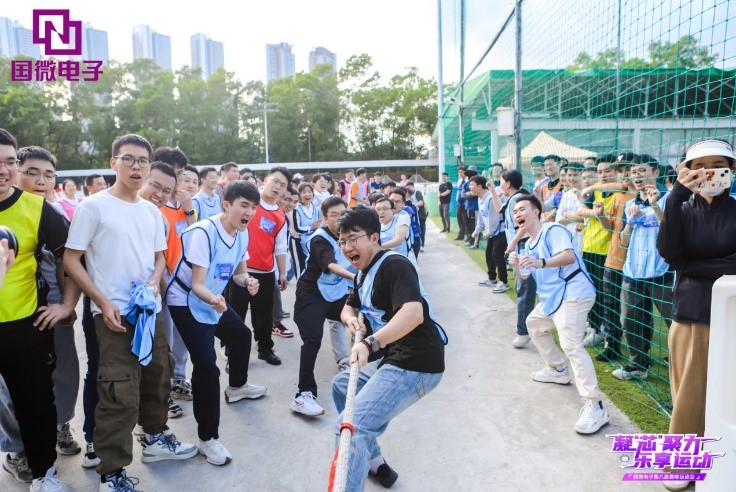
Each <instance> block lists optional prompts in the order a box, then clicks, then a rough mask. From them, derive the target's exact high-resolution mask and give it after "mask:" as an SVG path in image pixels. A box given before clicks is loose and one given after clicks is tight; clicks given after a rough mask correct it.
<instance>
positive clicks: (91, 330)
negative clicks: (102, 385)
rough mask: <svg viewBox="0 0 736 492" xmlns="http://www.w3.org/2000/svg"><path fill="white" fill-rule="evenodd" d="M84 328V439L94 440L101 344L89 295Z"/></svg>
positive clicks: (86, 302)
mask: <svg viewBox="0 0 736 492" xmlns="http://www.w3.org/2000/svg"><path fill="white" fill-rule="evenodd" d="M82 306H83V307H82V330H83V331H84V342H85V347H86V348H87V373H86V374H85V376H84V389H83V390H82V402H83V403H82V406H83V408H84V424H83V426H82V430H83V431H84V440H85V441H87V442H92V441H93V438H94V434H93V433H94V430H95V408H97V402H98V401H100V396H99V395H98V394H97V372H98V369H97V368H98V367H99V365H100V346H99V345H98V343H97V333H96V332H95V320H94V318H93V317H92V305H91V301H90V299H89V297H87V296H84V301H83V303H82Z"/></svg>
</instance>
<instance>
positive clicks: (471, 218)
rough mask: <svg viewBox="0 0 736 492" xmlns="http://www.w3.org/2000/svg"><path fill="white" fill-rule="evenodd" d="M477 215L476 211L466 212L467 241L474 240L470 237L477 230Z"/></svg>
mask: <svg viewBox="0 0 736 492" xmlns="http://www.w3.org/2000/svg"><path fill="white" fill-rule="evenodd" d="M475 214H476V210H465V235H466V236H467V237H466V238H465V239H469V240H472V238H471V237H470V236H471V235H472V234H473V231H474V230H475Z"/></svg>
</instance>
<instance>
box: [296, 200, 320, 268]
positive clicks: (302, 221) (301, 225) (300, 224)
mask: <svg viewBox="0 0 736 492" xmlns="http://www.w3.org/2000/svg"><path fill="white" fill-rule="evenodd" d="M294 210H295V211H296V224H294V226H296V228H297V229H300V230H305V229H306V230H307V232H302V233H301V236H300V237H299V239H300V240H301V243H302V251H303V252H304V255H305V256H308V255H309V250H308V249H307V245H306V243H307V242H308V241H309V239H310V238H311V237H312V235H314V231H310V230H309V228H310V227H312V224H314V222H315V221H316V220H318V219H319V218H320V213H319V207H318V206H316V205H315V204H314V203H312V216H311V217H310V216H308V215H307V212H306V210H304V205H302V204H301V203H297V204H296V207H295V208H294Z"/></svg>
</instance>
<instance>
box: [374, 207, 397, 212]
mask: <svg viewBox="0 0 736 492" xmlns="http://www.w3.org/2000/svg"><path fill="white" fill-rule="evenodd" d="M389 210H393V209H392V208H391V207H376V212H388V211H389Z"/></svg>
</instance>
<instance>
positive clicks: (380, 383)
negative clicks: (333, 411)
mask: <svg viewBox="0 0 736 492" xmlns="http://www.w3.org/2000/svg"><path fill="white" fill-rule="evenodd" d="M378 362H379V361H374V362H372V363H370V364H368V365H366V366H365V367H364V368H363V370H361V372H360V377H359V379H358V387H357V394H356V396H355V414H354V416H353V425H354V426H355V434H354V435H353V439H352V442H351V446H350V458H349V460H348V474H347V476H348V479H347V487H346V489H345V490H350V491H353V490H363V488H364V487H365V480H366V478H367V477H368V470H369V468H370V460H371V459H372V458H377V457H378V456H381V448H380V447H379V446H378V442H377V441H376V439H377V438H378V436H380V435H382V434H383V433H384V432H385V431H386V427H388V423H389V422H390V421H391V419H392V418H394V417H396V416H397V415H398V414H400V413H401V412H403V411H404V410H406V409H407V408H409V407H410V406H411V405H412V404H414V403H415V402H416V401H417V400H419V399H420V398H422V397H424V396H425V395H426V394H427V393H429V392H430V391H432V390H433V389H434V388H435V387H437V385H438V384H439V383H440V380H442V373H428V372H414V371H407V370H406V369H401V368H399V367H396V366H393V365H391V364H385V365H383V366H382V367H381V368H380V369H378V370H376V367H377V366H378ZM349 378H350V371H347V370H346V371H343V372H341V373H339V374H338V375H337V376H335V377H334V378H333V379H332V398H333V399H334V401H335V407H336V408H337V410H338V411H339V412H340V415H339V416H338V418H337V431H336V432H337V434H338V437H337V441H336V442H339V439H340V438H339V434H340V424H342V411H343V410H344V409H345V398H346V396H347V388H348V379H349Z"/></svg>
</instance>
